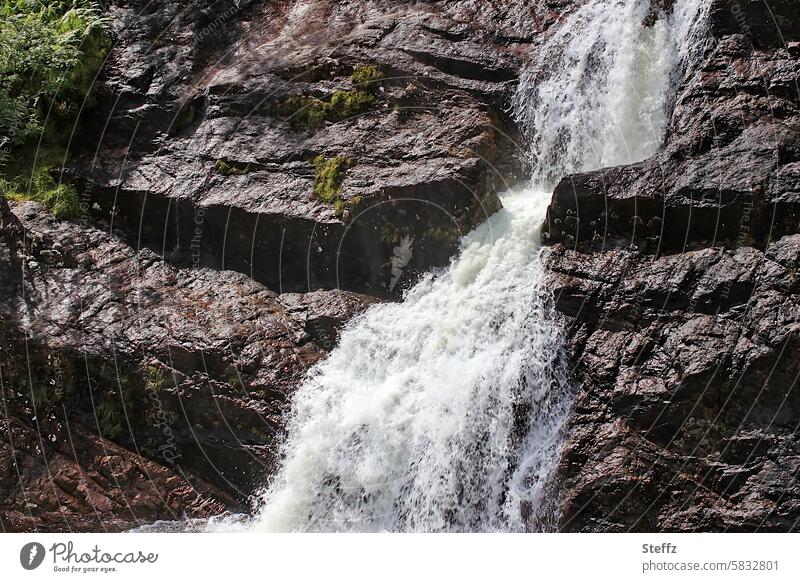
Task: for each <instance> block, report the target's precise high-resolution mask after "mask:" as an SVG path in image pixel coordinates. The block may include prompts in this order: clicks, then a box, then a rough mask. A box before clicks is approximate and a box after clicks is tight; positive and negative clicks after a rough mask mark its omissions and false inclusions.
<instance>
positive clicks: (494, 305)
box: [252, 191, 567, 531]
mask: <svg viewBox="0 0 800 582" xmlns="http://www.w3.org/2000/svg"><path fill="white" fill-rule="evenodd" d="M548 198H549V197H548V196H547V195H546V194H540V195H533V194H531V193H530V192H527V191H526V192H520V193H516V194H509V195H508V196H506V197H505V198H504V200H503V203H504V208H503V209H502V210H501V211H500V212H498V213H496V214H495V215H494V216H492V217H491V219H489V220H488V221H487V222H486V223H485V224H483V225H482V226H481V227H479V228H478V229H476V230H475V231H473V232H472V233H471V234H469V235H467V236H466V237H464V239H463V241H462V243H461V250H460V253H459V255H458V257H457V258H456V259H455V260H454V261H453V262H452V264H451V265H450V267H449V268H448V269H446V270H445V271H444V272H442V273H439V274H436V275H434V274H431V275H428V276H427V277H425V278H424V279H423V280H422V281H420V282H419V283H418V284H417V285H416V286H415V287H414V288H413V289H412V290H411V291H410V292H408V293H407V294H406V296H405V298H404V301H403V302H402V303H388V304H383V305H378V306H375V307H373V308H371V309H370V310H368V311H367V312H366V313H365V314H364V315H363V316H361V317H359V318H357V319H356V320H355V321H353V322H352V323H351V324H350V325H349V326H348V327H347V328H346V329H345V331H344V332H343V333H342V336H341V341H340V344H339V346H338V347H337V348H336V349H335V350H333V352H332V353H331V354H330V356H329V357H328V359H327V360H326V361H325V362H323V363H322V364H321V365H319V366H318V367H317V368H316V369H315V370H314V371H313V373H312V374H311V376H310V377H309V378H308V381H307V382H306V383H305V384H304V385H303V386H302V387H301V388H300V389H299V390H298V392H297V394H296V396H295V399H294V402H293V404H294V415H293V417H292V419H291V423H290V427H289V440H288V443H287V445H286V460H285V463H284V465H283V467H282V469H281V471H280V472H279V474H278V476H277V478H276V480H275V481H274V482H273V483H272V485H271V487H270V488H269V489H268V490H267V491H266V492H265V493H264V496H263V505H262V508H261V510H260V512H259V514H258V515H257V517H256V518H255V520H254V521H253V524H252V525H253V526H254V527H255V528H256V529H265V530H271V531H275V530H278V531H293V530H303V531H307V530H313V531H316V530H322V531H328V530H334V531H341V530H344V531H347V530H355V531H385V530H389V531H443V530H450V531H453V530H455V531H460V530H463V531H485V530H507V529H514V530H517V529H524V528H525V524H524V522H523V516H524V515H525V514H526V512H530V511H531V510H532V509H533V508H536V507H538V506H539V505H540V500H541V496H542V492H543V487H544V485H545V484H546V482H547V477H548V475H549V474H551V472H552V470H553V468H554V464H555V462H556V459H557V454H556V453H557V451H556V448H557V446H558V442H557V441H558V439H557V438H554V437H555V435H556V434H557V433H558V432H559V429H560V427H561V426H562V425H563V423H564V419H565V417H566V412H567V407H566V398H565V397H564V386H565V383H564V381H563V378H561V377H560V376H559V375H558V374H557V373H555V372H556V370H557V356H558V334H557V333H555V331H554V330H555V329H556V328H555V326H554V325H553V324H552V322H551V321H550V318H549V315H548V313H549V312H548V310H547V306H546V304H545V303H544V301H543V299H542V298H543V297H544V294H543V293H541V292H540V289H539V287H538V283H539V281H540V280H541V278H542V272H541V266H540V264H539V263H538V261H536V260H534V257H535V256H536V249H537V240H538V238H539V236H538V235H539V229H540V228H541V224H542V216H543V215H544V211H545V208H546V206H547V203H548Z"/></svg>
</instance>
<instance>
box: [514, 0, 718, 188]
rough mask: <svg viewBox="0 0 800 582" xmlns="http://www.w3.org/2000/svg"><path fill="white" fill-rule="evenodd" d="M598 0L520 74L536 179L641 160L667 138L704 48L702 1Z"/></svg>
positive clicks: (517, 104)
mask: <svg viewBox="0 0 800 582" xmlns="http://www.w3.org/2000/svg"><path fill="white" fill-rule="evenodd" d="M661 4H664V2H657V1H656V0H592V1H589V2H587V3H586V4H584V5H583V6H581V7H580V8H578V9H577V10H576V11H575V12H573V13H572V14H571V15H569V16H568V17H567V18H566V20H565V22H564V23H563V24H562V25H560V26H559V27H558V29H557V30H556V31H555V33H554V34H553V36H551V37H550V38H549V39H548V41H547V42H546V43H545V44H544V46H542V47H540V48H539V49H538V50H537V54H538V59H537V62H535V63H533V64H532V66H531V67H530V68H529V69H528V70H527V71H526V72H525V73H524V74H523V75H522V78H521V79H520V85H519V89H518V91H517V94H516V97H515V100H514V113H515V115H516V118H517V120H518V121H519V124H520V127H522V129H523V131H524V132H525V133H526V134H527V136H528V138H529V140H530V143H531V149H530V157H531V160H532V162H533V164H532V165H533V175H532V183H533V184H538V185H540V186H543V187H548V186H553V185H554V184H555V183H556V182H557V181H558V180H559V179H560V178H561V177H562V176H564V175H566V174H570V173H575V172H582V171H587V170H595V169H598V168H605V167H609V166H616V165H620V164H628V163H632V162H636V161H640V160H643V159H645V158H647V157H649V156H650V155H652V154H653V153H655V151H656V150H657V149H658V147H659V145H660V144H661V140H662V139H663V137H664V131H665V129H666V125H667V122H668V120H669V112H670V111H671V109H672V100H673V97H674V95H675V91H674V89H675V87H676V86H677V85H678V84H679V83H680V81H681V80H682V79H683V76H684V73H685V71H686V67H687V66H689V65H690V64H691V63H692V62H693V61H694V60H695V58H696V56H697V54H698V53H699V52H700V50H702V46H703V44H702V42H701V41H702V40H703V39H704V33H705V24H706V21H707V19H706V16H707V13H708V10H709V6H710V3H709V2H706V1H705V0H676V1H675V2H674V5H673V8H672V11H671V12H670V13H665V12H663V11H660V10H659V9H658V8H657V6H658V5H661Z"/></svg>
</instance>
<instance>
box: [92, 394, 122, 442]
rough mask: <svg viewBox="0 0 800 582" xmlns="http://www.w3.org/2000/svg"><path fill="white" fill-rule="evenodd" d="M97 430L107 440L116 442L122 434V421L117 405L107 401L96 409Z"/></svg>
mask: <svg viewBox="0 0 800 582" xmlns="http://www.w3.org/2000/svg"><path fill="white" fill-rule="evenodd" d="M95 420H96V421H97V430H98V432H99V433H100V436H102V437H103V438H105V439H109V440H114V439H115V438H117V437H118V436H120V435H121V434H122V420H121V419H120V416H119V413H118V412H117V406H116V404H115V403H113V402H110V401H106V402H102V403H100V404H99V405H98V406H97V407H96V408H95Z"/></svg>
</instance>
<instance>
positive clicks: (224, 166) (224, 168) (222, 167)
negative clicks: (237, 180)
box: [214, 158, 247, 176]
mask: <svg viewBox="0 0 800 582" xmlns="http://www.w3.org/2000/svg"><path fill="white" fill-rule="evenodd" d="M214 168H215V169H216V170H217V172H219V173H220V174H222V175H223V176H241V175H242V174H246V173H247V167H246V166H241V165H239V164H235V163H233V162H229V161H227V160H224V159H222V158H220V159H218V160H217V161H216V162H214Z"/></svg>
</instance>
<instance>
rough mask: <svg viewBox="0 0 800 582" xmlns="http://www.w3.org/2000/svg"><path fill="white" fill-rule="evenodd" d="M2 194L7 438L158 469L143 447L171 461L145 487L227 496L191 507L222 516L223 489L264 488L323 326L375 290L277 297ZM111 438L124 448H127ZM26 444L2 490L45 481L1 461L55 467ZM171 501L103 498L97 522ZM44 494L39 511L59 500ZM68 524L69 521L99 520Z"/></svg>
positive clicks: (77, 467)
mask: <svg viewBox="0 0 800 582" xmlns="http://www.w3.org/2000/svg"><path fill="white" fill-rule="evenodd" d="M2 205H3V229H2V232H3V238H2V240H3V245H2V253H3V256H4V258H5V259H6V260H5V261H4V266H7V268H6V277H5V278H4V284H3V289H2V292H3V297H2V309H0V319H2V330H3V331H2V347H3V350H2V361H0V364H2V367H3V376H4V383H3V397H4V402H5V403H6V406H7V409H6V418H7V420H8V421H9V422H11V423H12V424H13V425H14V426H16V427H17V429H18V431H17V432H20V431H21V432H20V434H21V435H23V436H22V437H18V438H23V440H25V439H27V441H30V439H31V438H32V436H31V435H35V434H41V435H42V437H41V438H42V439H45V442H46V444H47V446H48V447H49V448H50V449H52V451H53V453H52V454H54V455H56V456H57V457H58V458H59V459H61V458H62V457H64V458H63V463H65V464H66V465H68V468H66V469H65V471H67V472H69V474H77V473H75V472H76V471H83V472H87V471H91V470H94V469H92V467H94V466H95V465H96V464H97V463H106V460H104V459H98V458H94V457H90V458H87V459H82V458H78V457H75V458H74V459H71V458H70V454H69V449H68V447H69V446H71V445H69V438H70V436H69V434H70V432H76V431H82V432H81V434H82V436H81V438H82V439H83V440H85V441H86V442H87V443H88V445H87V446H89V447H95V448H97V447H103V446H109V447H111V448H112V450H114V451H117V452H116V453H114V454H111V453H109V454H108V455H105V456H109V455H110V456H111V457H117V456H122V457H124V459H123V461H124V462H126V463H130V462H135V463H144V465H143V466H145V467H147V466H150V465H152V466H153V467H157V465H155V464H154V463H149V462H148V461H145V460H144V459H142V460H136V459H137V455H143V456H145V457H147V458H150V459H153V460H154V461H157V462H159V463H162V464H165V465H167V466H169V467H172V468H173V469H174V470H176V471H178V473H177V474H176V473H174V472H172V470H168V469H167V468H165V467H159V471H160V472H161V473H159V474H163V479H162V480H161V481H158V480H154V481H153V482H152V483H151V484H150V485H149V487H150V488H151V489H152V488H153V487H155V491H161V486H162V485H163V484H164V483H166V480H167V479H168V478H170V475H176V478H178V477H177V475H192V476H198V477H201V478H203V479H206V480H208V481H210V482H212V483H214V484H216V486H217V487H219V488H221V489H222V490H224V491H226V492H227V493H225V494H223V493H221V492H220V491H219V490H218V489H215V488H211V487H208V488H207V489H208V491H212V492H216V493H218V495H219V496H218V497H213V499H214V500H215V501H214V503H209V504H205V505H199V506H198V511H199V510H201V509H203V508H206V509H208V513H211V514H213V513H218V512H219V510H220V508H222V507H225V506H226V505H227V501H229V500H230V499H231V497H230V495H233V497H234V498H235V499H237V500H239V501H242V500H244V499H245V498H246V497H247V496H248V495H249V494H250V493H251V492H252V489H253V487H256V486H258V485H260V483H261V480H262V479H263V476H264V475H265V474H266V473H268V472H269V471H270V470H271V467H272V463H273V461H274V456H275V452H276V438H275V435H276V434H278V433H280V432H281V431H282V428H283V422H282V420H281V418H282V415H283V414H284V413H285V412H286V406H287V398H288V396H289V395H290V393H291V389H292V388H293V387H294V386H295V385H296V384H297V383H298V382H299V381H300V380H301V379H302V378H303V376H304V375H305V373H306V371H307V370H308V368H309V367H310V366H311V365H313V363H314V362H316V361H317V360H318V359H319V358H320V357H321V356H322V354H324V351H325V350H326V349H330V347H331V345H332V343H331V342H332V341H334V339H335V336H334V335H333V334H335V330H336V329H337V328H338V327H339V326H341V325H342V324H343V323H344V322H345V321H347V320H348V319H349V318H350V317H351V316H352V315H353V314H354V313H357V312H358V311H360V310H363V309H364V308H365V307H366V306H367V305H368V304H369V303H370V302H371V301H373V300H372V299H370V298H366V297H363V296H359V295H357V294H354V293H349V292H344V291H319V292H316V293H312V294H310V295H309V297H304V296H286V301H284V300H282V298H281V296H278V295H277V294H276V293H274V292H272V291H269V290H268V289H266V288H265V287H263V286H262V285H261V284H259V283H256V282H255V281H253V280H252V279H250V278H248V277H247V276H245V275H243V274H240V273H236V272H230V271H214V270H210V269H203V268H197V269H177V268H175V267H172V266H169V265H167V264H166V263H165V262H164V261H163V260H162V259H161V258H160V257H158V256H157V255H156V254H155V253H153V252H152V251H150V250H148V249H143V250H140V251H136V250H135V249H133V248H131V247H129V246H128V245H127V244H126V243H125V242H124V241H122V240H120V239H119V238H117V237H115V236H113V235H108V234H106V233H104V232H102V231H100V230H98V229H96V228H94V227H91V226H89V225H86V224H84V225H80V224H74V223H70V222H59V221H56V220H55V219H53V218H52V217H51V216H50V215H49V214H48V213H47V212H46V211H44V210H43V209H42V208H41V207H40V206H38V205H37V204H36V203H33V202H27V203H14V207H13V211H12V209H10V208H9V207H8V205H7V204H6V203H5V202H2ZM315 326H316V327H315ZM325 333H327V334H328V336H325V335H324V334H325ZM331 338H334V339H331ZM323 342H327V344H325V343H323ZM43 423H45V424H43ZM69 427H71V428H69ZM87 431H91V432H93V433H95V434H94V435H90V434H88V433H87ZM15 434H16V433H15V432H14V431H12V429H11V428H10V427H7V432H6V436H7V437H8V439H9V440H8V441H7V443H6V444H7V447H9V451H13V450H15V449H18V448H19V447H20V445H19V443H17V444H14V439H13V437H14V435H15ZM95 435H98V436H95ZM75 438H76V437H75V436H74V434H73V435H72V439H73V440H74V439H75ZM3 440H4V441H5V439H3ZM108 440H112V441H114V442H116V443H118V444H120V445H123V446H124V447H126V448H127V449H129V450H130V451H133V452H126V453H125V454H124V455H123V454H122V453H120V451H122V450H123V449H120V448H119V447H118V446H114V445H112V444H111V443H108V442H107V441H108ZM27 441H26V442H27ZM65 447H67V449H65ZM29 449H30V451H31V452H30V455H31V456H32V458H30V459H27V458H26V460H25V462H24V463H23V462H22V461H17V462H12V461H13V459H14V457H12V456H8V457H5V458H4V460H5V461H7V463H8V464H4V465H5V466H4V467H3V469H4V471H5V474H6V477H7V479H8V480H9V481H8V487H7V489H6V491H7V492H8V494H9V495H10V496H11V497H12V498H13V499H19V498H20V497H19V496H20V495H25V494H26V491H27V488H28V487H30V488H32V489H34V490H38V488H39V487H40V486H44V482H40V481H36V480H26V478H25V477H24V476H20V475H19V474H17V473H16V471H12V464H13V465H14V466H15V467H17V468H19V467H20V466H24V465H25V463H27V464H30V465H31V466H35V467H40V466H41V465H42V463H44V465H45V468H46V467H48V466H50V465H52V463H50V464H48V463H47V458H48V451H44V452H42V450H41V447H38V448H37V447H33V448H31V447H29ZM24 450H28V449H24ZM134 453H136V454H134ZM9 454H10V453H9ZM123 461H120V462H123ZM114 462H116V461H114ZM148 463H149V465H148ZM49 470H51V471H52V467H50V469H49ZM131 470H133V469H131ZM137 470H138V469H137ZM144 470H145V469H142V471H144ZM37 471H38V472H39V473H43V474H46V473H45V470H44V469H41V467H40V468H39V469H37ZM148 471H149V469H148ZM187 471H188V473H186V472H187ZM15 475H16V477H15ZM37 478H38V477H37ZM42 478H44V477H42ZM188 478H193V477H188ZM170 483H172V481H170ZM184 486H185V485H184ZM97 487H102V484H98V485H97ZM131 487H133V485H131ZM137 487H138V485H137ZM142 487H144V485H142ZM120 489H121V491H119V492H114V495H116V496H117V497H119V498H120V499H123V498H124V496H125V495H127V494H129V493H130V492H129V491H128V487H127V486H122V487H120ZM187 491H188V490H187ZM204 491H205V490H204ZM106 493H108V492H106ZM162 493H163V492H162ZM87 495H88V494H87ZM153 495H155V493H153ZM181 495H183V496H184V497H185V496H187V495H188V493H186V494H184V493H181ZM48 499H51V498H48ZM180 499H181V498H180V497H178V498H176V499H175V500H174V501H170V503H169V504H167V505H165V506H163V507H164V508H166V509H163V508H162V509H158V510H157V509H156V508H157V507H160V506H153V507H152V508H151V509H148V511H150V513H147V512H144V513H142V514H141V515H139V513H137V512H133V513H125V512H123V514H124V515H123V514H118V513H117V512H116V509H115V508H117V509H118V508H119V507H122V506H118V505H112V506H110V507H109V508H108V509H107V511H106V513H107V514H111V517H109V516H108V515H105V516H101V517H100V518H99V519H101V520H102V521H104V522H105V521H107V520H108V519H110V520H111V521H112V522H113V523H114V524H116V525H112V526H111V527H114V528H119V527H122V523H128V524H129V525H131V524H135V523H136V522H135V521H132V520H133V517H132V516H136V517H137V518H138V519H146V518H147V516H151V517H152V516H162V515H166V513H165V512H166V511H167V509H169V508H174V507H178V508H180V511H178V510H176V512H177V514H180V513H182V512H183V511H184V509H185V511H186V512H188V513H189V514H191V513H192V512H191V511H190V510H191V509H192V507H193V506H190V505H187V506H186V507H183V506H181V505H176V504H177V503H180ZM220 500H224V501H220ZM51 501H52V503H56V502H55V501H53V500H52V499H51ZM151 501H153V500H150V501H149V502H151ZM149 502H148V503H149ZM9 503H10V504H11V505H9V507H15V508H16V507H17V506H16V505H15V504H16V503H17V502H16V501H11V500H9ZM52 503H51V505H52ZM51 505H46V507H48V509H47V511H56V510H57V509H58V507H57V503H56V505H55V506H52V507H51ZM0 506H2V503H1V502H0ZM37 507H38V506H37ZM42 507H43V508H44V507H45V506H42ZM77 507H78V506H77V505H76V508H77ZM148 507H149V506H148ZM9 511H11V509H9ZM13 511H17V509H14V510H13ZM143 511H144V510H143ZM203 511H205V510H203ZM73 513H74V514H75V515H78V514H80V511H78V510H77V509H76V510H75V511H74V512H73ZM14 515H16V513H15V514H14ZM48 515H49V516H50V517H47V516H39V515H38V513H37V514H36V515H35V516H34V517H33V518H32V519H33V521H31V522H29V523H28V524H27V527H28V528H30V527H38V526H39V525H42V524H44V525H45V526H46V525H48V524H50V523H51V521H52V520H53V519H56V517H55V514H52V515H51V514H48ZM70 515H72V514H70ZM113 516H116V517H113ZM112 517H113V519H112ZM40 518H41V519H42V520H44V521H41V522H39V521H37V520H39V519H40ZM9 519H10V520H11V521H10V522H9V523H10V525H9V524H5V526H4V527H10V528H18V527H23V525H24V524H23V521H21V520H22V517H10V518H9ZM66 520H67V522H70V523H71V525H70V527H73V528H75V529H83V528H85V527H94V526H95V525H96V523H97V522H96V521H92V520H91V519H90V520H88V521H80V520H78V522H76V523H72V522H71V521H70V518H69V517H67V518H66ZM115 520H116V521H115ZM5 521H6V520H5V519H4V522H5ZM93 524H94V525H93Z"/></svg>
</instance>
